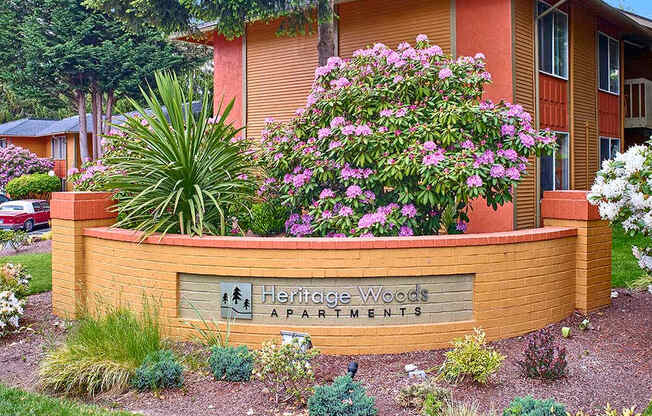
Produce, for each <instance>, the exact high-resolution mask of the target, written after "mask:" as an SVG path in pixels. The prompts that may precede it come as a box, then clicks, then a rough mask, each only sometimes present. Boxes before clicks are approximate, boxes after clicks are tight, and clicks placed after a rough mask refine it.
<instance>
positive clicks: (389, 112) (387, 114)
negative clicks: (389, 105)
mask: <svg viewBox="0 0 652 416" xmlns="http://www.w3.org/2000/svg"><path fill="white" fill-rule="evenodd" d="M380 115H381V116H382V117H391V116H393V115H394V110H381V111H380Z"/></svg>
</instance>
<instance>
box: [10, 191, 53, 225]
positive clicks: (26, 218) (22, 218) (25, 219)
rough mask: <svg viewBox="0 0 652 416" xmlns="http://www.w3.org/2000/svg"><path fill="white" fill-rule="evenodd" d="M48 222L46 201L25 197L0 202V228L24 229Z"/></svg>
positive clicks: (48, 214)
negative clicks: (18, 199) (23, 198)
mask: <svg viewBox="0 0 652 416" xmlns="http://www.w3.org/2000/svg"><path fill="white" fill-rule="evenodd" d="M49 222H50V204H49V203H48V201H43V200H37V199H25V200H20V201H8V202H4V203H2V204H0V230H24V231H27V232H30V231H32V230H33V229H34V227H36V226H39V225H45V224H48V223H49Z"/></svg>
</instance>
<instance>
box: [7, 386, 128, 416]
mask: <svg viewBox="0 0 652 416" xmlns="http://www.w3.org/2000/svg"><path fill="white" fill-rule="evenodd" d="M0 415H2V416H134V414H133V413H127V412H112V411H109V410H105V409H102V408H99V407H96V406H87V405H81V404H77V403H74V402H71V401H69V400H62V399H55V398H52V397H48V396H43V395H41V394H34V393H27V392H25V391H22V390H18V389H14V388H9V387H6V386H3V385H2V384H0Z"/></svg>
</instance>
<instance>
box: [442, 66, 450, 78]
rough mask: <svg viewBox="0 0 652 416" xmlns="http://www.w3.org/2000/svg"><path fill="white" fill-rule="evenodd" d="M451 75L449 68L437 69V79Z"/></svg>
mask: <svg viewBox="0 0 652 416" xmlns="http://www.w3.org/2000/svg"><path fill="white" fill-rule="evenodd" d="M451 76H453V71H451V70H450V68H447V67H444V68H442V69H441V70H440V71H439V79H446V78H449V77H451Z"/></svg>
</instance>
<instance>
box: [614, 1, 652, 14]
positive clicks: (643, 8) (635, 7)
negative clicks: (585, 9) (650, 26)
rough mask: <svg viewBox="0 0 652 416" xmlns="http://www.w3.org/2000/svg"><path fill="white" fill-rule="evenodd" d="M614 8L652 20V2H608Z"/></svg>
mask: <svg viewBox="0 0 652 416" xmlns="http://www.w3.org/2000/svg"><path fill="white" fill-rule="evenodd" d="M606 1H607V3H609V4H611V5H612V6H616V7H621V8H624V9H625V10H627V11H630V12H632V13H636V14H638V15H641V16H643V17H647V18H648V19H652V0H606Z"/></svg>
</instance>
